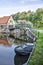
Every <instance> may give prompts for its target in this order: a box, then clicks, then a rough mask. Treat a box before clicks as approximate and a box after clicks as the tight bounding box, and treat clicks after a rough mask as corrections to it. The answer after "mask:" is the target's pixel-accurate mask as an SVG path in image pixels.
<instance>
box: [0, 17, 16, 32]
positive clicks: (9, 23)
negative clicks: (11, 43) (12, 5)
mask: <svg viewBox="0 0 43 65" xmlns="http://www.w3.org/2000/svg"><path fill="white" fill-rule="evenodd" d="M13 27H15V22H14V20H13V18H12V16H4V17H2V18H0V30H4V31H6V30H7V31H9V29H10V28H13Z"/></svg>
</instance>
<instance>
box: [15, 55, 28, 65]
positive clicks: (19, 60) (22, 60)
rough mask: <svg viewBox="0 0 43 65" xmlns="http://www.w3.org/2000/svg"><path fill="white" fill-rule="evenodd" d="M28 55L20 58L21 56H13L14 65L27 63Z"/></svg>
mask: <svg viewBox="0 0 43 65" xmlns="http://www.w3.org/2000/svg"><path fill="white" fill-rule="evenodd" d="M28 57H29V55H27V56H21V55H17V54H16V55H15V57H14V64H15V65H22V64H24V63H26V62H27V60H28Z"/></svg>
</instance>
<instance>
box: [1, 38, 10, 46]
mask: <svg viewBox="0 0 43 65" xmlns="http://www.w3.org/2000/svg"><path fill="white" fill-rule="evenodd" d="M0 44H3V45H7V46H9V45H11V44H10V42H9V41H8V40H4V39H0Z"/></svg>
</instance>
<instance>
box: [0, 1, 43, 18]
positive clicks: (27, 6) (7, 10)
mask: <svg viewBox="0 0 43 65" xmlns="http://www.w3.org/2000/svg"><path fill="white" fill-rule="evenodd" d="M37 8H43V0H0V17H1V16H6V15H11V14H15V13H17V12H22V11H28V10H32V11H35V10H36V9H37Z"/></svg>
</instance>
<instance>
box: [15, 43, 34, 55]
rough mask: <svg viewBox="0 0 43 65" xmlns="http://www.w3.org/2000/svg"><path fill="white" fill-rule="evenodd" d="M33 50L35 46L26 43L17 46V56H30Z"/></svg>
mask: <svg viewBox="0 0 43 65" xmlns="http://www.w3.org/2000/svg"><path fill="white" fill-rule="evenodd" d="M33 48H34V44H31V43H26V44H22V45H19V46H17V47H16V48H15V52H16V54H19V55H28V54H30V53H31V52H32V50H33Z"/></svg>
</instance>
